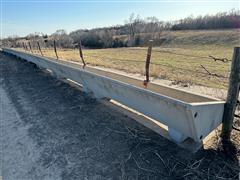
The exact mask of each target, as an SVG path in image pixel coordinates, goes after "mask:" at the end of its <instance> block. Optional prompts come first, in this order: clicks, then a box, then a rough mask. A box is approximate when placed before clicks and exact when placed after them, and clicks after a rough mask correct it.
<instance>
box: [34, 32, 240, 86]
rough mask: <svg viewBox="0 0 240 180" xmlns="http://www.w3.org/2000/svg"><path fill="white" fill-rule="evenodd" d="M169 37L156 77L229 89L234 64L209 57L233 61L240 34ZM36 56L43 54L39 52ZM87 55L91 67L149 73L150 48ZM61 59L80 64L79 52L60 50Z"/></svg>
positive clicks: (50, 53) (158, 55) (153, 70)
mask: <svg viewBox="0 0 240 180" xmlns="http://www.w3.org/2000/svg"><path fill="white" fill-rule="evenodd" d="M169 34H170V38H172V41H170V42H169V43H165V44H163V45H162V46H160V47H154V48H153V52H152V58H151V62H152V63H154V64H151V65H150V74H151V76H152V77H153V78H160V79H168V80H172V81H174V82H175V83H183V84H186V83H188V84H197V85H204V86H208V87H214V88H226V87H227V83H228V78H227V77H228V76H229V70H230V64H231V63H230V62H227V63H223V62H220V61H214V60H213V59H208V58H207V57H208V56H209V55H211V56H214V57H217V58H227V59H229V60H231V58H232V54H233V48H234V46H237V45H238V42H239V39H238V37H239V35H240V32H239V31H236V30H228V31H185V32H182V31H181V32H175V33H174V32H169ZM173 42H174V43H173ZM179 42H182V45H179ZM204 42H205V43H204ZM159 50H160V52H158V51H159ZM166 51H167V52H166ZM34 53H36V54H39V52H38V51H37V50H35V51H34ZM43 54H44V56H47V57H53V58H55V57H56V56H55V53H54V50H53V49H43ZM83 54H84V58H85V61H86V62H87V63H89V64H91V65H96V66H103V67H108V68H113V69H118V70H122V71H125V72H129V73H138V74H142V75H143V74H144V72H145V70H144V69H145V59H146V54H147V49H146V47H138V48H137V47H136V48H133V47H132V48H115V49H83ZM179 54H180V55H179ZM58 56H59V58H60V59H64V60H71V61H80V58H79V52H78V49H59V48H58ZM205 57H206V58H205ZM138 61H139V62H138ZM201 65H202V66H204V67H205V68H206V69H207V70H208V71H209V72H210V73H213V74H217V75H220V76H223V77H216V76H210V75H208V72H207V71H206V70H205V69H204V68H202V66H201ZM224 77H226V78H224Z"/></svg>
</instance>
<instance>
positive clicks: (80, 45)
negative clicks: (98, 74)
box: [78, 40, 86, 68]
mask: <svg viewBox="0 0 240 180" xmlns="http://www.w3.org/2000/svg"><path fill="white" fill-rule="evenodd" d="M78 47H79V54H80V58H81V60H82V63H83V68H84V67H85V66H86V63H85V61H84V58H83V52H82V43H81V40H80V41H79V43H78Z"/></svg>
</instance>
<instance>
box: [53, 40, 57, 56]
mask: <svg viewBox="0 0 240 180" xmlns="http://www.w3.org/2000/svg"><path fill="white" fill-rule="evenodd" d="M53 46H54V51H55V54H56V57H57V59H58V54H57V48H56V42H55V40H54V41H53Z"/></svg>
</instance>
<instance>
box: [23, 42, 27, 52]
mask: <svg viewBox="0 0 240 180" xmlns="http://www.w3.org/2000/svg"><path fill="white" fill-rule="evenodd" d="M22 47H23V49H24V50H25V51H26V48H25V44H24V42H22Z"/></svg>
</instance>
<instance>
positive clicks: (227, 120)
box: [22, 40, 240, 139]
mask: <svg viewBox="0 0 240 180" xmlns="http://www.w3.org/2000/svg"><path fill="white" fill-rule="evenodd" d="M152 46H153V42H152V41H149V46H148V48H128V50H130V51H137V52H139V51H144V52H146V60H145V61H144V60H136V59H129V58H127V59H121V58H112V57H106V56H99V55H97V56H95V55H88V54H85V55H84V54H83V51H82V44H81V41H79V43H78V49H79V56H80V60H81V62H82V64H83V68H84V67H85V66H87V64H91V63H90V62H88V61H86V59H85V58H84V57H89V58H94V59H95V60H97V61H101V62H104V61H110V62H127V63H128V64H129V63H135V64H136V63H137V64H140V63H141V64H143V65H144V64H145V73H144V75H145V79H144V80H143V84H144V86H145V87H147V86H148V83H149V82H150V74H151V73H150V65H154V66H158V67H164V68H171V69H173V70H175V71H176V70H180V71H183V73H184V72H188V73H192V74H195V75H196V74H199V75H201V76H202V77H208V78H211V77H214V78H216V80H218V82H219V83H222V82H224V83H227V82H228V80H229V79H230V82H229V87H228V89H229V90H228V96H227V97H228V98H227V104H230V105H231V107H230V108H225V111H224V118H223V130H222V136H223V137H226V138H225V139H228V138H229V136H230V133H229V132H230V131H231V129H234V130H237V131H240V128H238V127H236V124H238V123H236V121H234V117H235V118H237V119H240V116H239V115H238V114H235V110H236V107H237V106H238V105H239V104H240V103H239V101H238V95H239V88H240V87H239V83H240V80H239V77H237V78H238V81H237V82H236V81H234V80H233V76H234V75H235V74H236V73H237V72H238V71H239V70H236V69H234V67H233V66H237V65H239V62H238V61H239V47H238V48H235V49H234V57H233V61H232V60H230V59H228V58H226V57H215V56H213V55H208V56H199V55H193V54H187V53H178V52H174V51H170V50H164V49H153V48H152ZM37 47H38V48H37V49H38V51H39V52H40V54H41V56H44V54H43V53H42V50H41V47H40V44H39V42H37ZM22 48H23V50H25V51H30V52H31V53H34V51H33V50H32V46H31V43H30V42H28V44H25V43H22ZM53 48H54V52H55V55H56V59H57V60H59V56H58V53H57V46H56V42H55V40H54V41H53ZM152 53H166V54H168V55H175V56H181V57H187V58H193V59H196V58H197V59H201V60H205V61H212V62H220V63H229V66H230V62H232V69H231V73H230V72H226V74H227V76H224V75H223V74H218V73H215V72H211V70H209V69H208V67H206V66H205V65H203V64H200V66H199V69H201V70H202V71H199V70H192V69H189V68H184V67H176V66H173V65H171V64H164V63H160V62H153V61H151V55H152ZM236 54H237V55H236ZM234 62H235V63H237V64H233V63H234ZM234 73H235V74H234ZM229 74H230V75H229ZM235 76H236V75H235ZM235 79H236V77H235ZM236 87H237V90H236ZM232 89H234V90H232ZM232 91H234V93H235V94H234V95H229V94H231V93H232ZM234 96H235V97H234ZM234 98H235V99H234ZM235 101H236V102H235ZM229 109H230V110H229ZM231 112H233V113H232V114H231ZM230 126H231V127H230Z"/></svg>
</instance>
